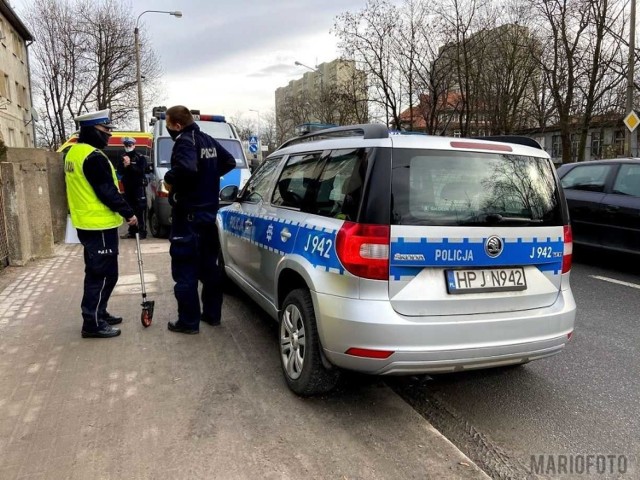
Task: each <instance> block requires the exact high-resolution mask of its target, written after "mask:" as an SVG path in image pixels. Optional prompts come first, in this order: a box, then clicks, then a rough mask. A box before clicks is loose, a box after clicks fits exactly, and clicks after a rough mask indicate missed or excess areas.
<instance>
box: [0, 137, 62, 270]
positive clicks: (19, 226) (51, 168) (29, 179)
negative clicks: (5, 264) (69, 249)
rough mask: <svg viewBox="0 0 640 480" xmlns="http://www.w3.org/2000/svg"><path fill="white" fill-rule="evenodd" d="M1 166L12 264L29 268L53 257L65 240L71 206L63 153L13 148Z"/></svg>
mask: <svg viewBox="0 0 640 480" xmlns="http://www.w3.org/2000/svg"><path fill="white" fill-rule="evenodd" d="M3 160H4V161H3V162H2V163H0V178H2V190H3V192H2V193H3V197H4V203H5V205H4V214H5V220H6V227H7V236H8V240H9V264H10V265H25V264H26V263H27V262H29V261H30V260H32V259H35V258H43V257H48V256H51V255H52V254H53V244H54V241H62V239H63V238H64V228H65V225H66V216H67V206H66V198H65V190H64V173H63V171H62V162H61V159H60V156H59V154H57V153H53V152H48V151H46V150H40V149H33V148H9V149H8V151H7V154H6V157H5V158H4V159H3Z"/></svg>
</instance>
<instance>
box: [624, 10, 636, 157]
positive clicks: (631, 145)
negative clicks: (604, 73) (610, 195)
mask: <svg viewBox="0 0 640 480" xmlns="http://www.w3.org/2000/svg"><path fill="white" fill-rule="evenodd" d="M630 17H631V18H630V22H631V24H630V27H629V65H628V68H629V70H628V72H627V101H626V103H627V105H626V107H627V108H626V110H627V112H626V114H625V115H629V114H630V113H631V112H632V111H633V94H634V91H635V88H634V78H633V77H634V67H635V51H636V0H631V13H630ZM625 134H626V137H627V142H626V144H627V148H628V150H627V155H628V156H630V157H636V156H637V155H638V133H637V132H636V131H635V130H634V131H633V132H630V131H629V129H627V130H626V131H625Z"/></svg>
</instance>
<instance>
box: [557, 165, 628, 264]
mask: <svg viewBox="0 0 640 480" xmlns="http://www.w3.org/2000/svg"><path fill="white" fill-rule="evenodd" d="M558 175H559V177H560V181H561V183H562V187H563V188H564V192H565V197H566V199H567V203H568V205H569V214H570V216H571V225H572V228H573V241H574V242H575V243H577V244H583V245H588V246H592V247H600V248H605V249H608V250H615V251H619V252H626V253H636V254H638V253H640V159H638V158H616V159H612V160H597V161H590V162H580V163H571V164H566V165H562V166H561V167H559V168H558Z"/></svg>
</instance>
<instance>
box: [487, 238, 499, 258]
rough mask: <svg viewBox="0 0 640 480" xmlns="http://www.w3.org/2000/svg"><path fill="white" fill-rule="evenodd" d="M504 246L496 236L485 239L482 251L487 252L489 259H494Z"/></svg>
mask: <svg viewBox="0 0 640 480" xmlns="http://www.w3.org/2000/svg"><path fill="white" fill-rule="evenodd" d="M503 246H504V244H503V242H502V239H501V238H500V237H498V236H496V235H493V236H491V237H489V238H487V241H486V242H484V251H485V252H487V255H489V256H490V257H491V258H495V257H497V256H498V255H500V254H501V253H502V247H503Z"/></svg>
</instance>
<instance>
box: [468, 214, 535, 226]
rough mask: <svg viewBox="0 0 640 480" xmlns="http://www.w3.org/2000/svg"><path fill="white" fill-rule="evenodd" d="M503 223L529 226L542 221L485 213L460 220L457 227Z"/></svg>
mask: <svg viewBox="0 0 640 480" xmlns="http://www.w3.org/2000/svg"><path fill="white" fill-rule="evenodd" d="M503 223H511V224H518V225H531V224H532V223H542V220H539V219H535V218H526V217H507V216H504V215H502V214H500V213H487V214H484V215H476V216H473V217H469V218H467V219H465V220H460V221H459V222H458V225H499V224H503Z"/></svg>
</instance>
